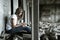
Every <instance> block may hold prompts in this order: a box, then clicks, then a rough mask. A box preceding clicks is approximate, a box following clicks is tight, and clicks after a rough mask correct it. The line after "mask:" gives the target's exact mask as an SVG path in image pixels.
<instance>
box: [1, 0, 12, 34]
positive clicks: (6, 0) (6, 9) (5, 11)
mask: <svg viewBox="0 0 60 40" xmlns="http://www.w3.org/2000/svg"><path fill="white" fill-rule="evenodd" d="M10 8H11V6H10V0H0V34H1V32H2V31H3V30H4V27H5V26H4V17H5V16H9V15H10V13H11V9H10Z"/></svg>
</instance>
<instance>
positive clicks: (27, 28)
mask: <svg viewBox="0 0 60 40" xmlns="http://www.w3.org/2000/svg"><path fill="white" fill-rule="evenodd" d="M22 30H25V31H27V32H29V33H31V28H29V27H22V26H19V27H16V28H12V29H11V30H9V31H8V32H9V33H11V34H12V33H17V32H21V31H22Z"/></svg>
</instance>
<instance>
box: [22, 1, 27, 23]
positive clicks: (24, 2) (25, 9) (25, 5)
mask: <svg viewBox="0 0 60 40" xmlns="http://www.w3.org/2000/svg"><path fill="white" fill-rule="evenodd" d="M23 9H24V11H25V23H27V3H26V0H23Z"/></svg>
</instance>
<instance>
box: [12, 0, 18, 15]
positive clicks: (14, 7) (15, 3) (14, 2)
mask: <svg viewBox="0 0 60 40" xmlns="http://www.w3.org/2000/svg"><path fill="white" fill-rule="evenodd" d="M17 8H18V0H13V14H14V13H15V11H16V9H17Z"/></svg>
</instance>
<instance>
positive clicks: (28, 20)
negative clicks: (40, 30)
mask: <svg viewBox="0 0 60 40" xmlns="http://www.w3.org/2000/svg"><path fill="white" fill-rule="evenodd" d="M27 11H28V14H27V16H28V19H27V22H28V24H30V15H29V14H30V12H29V2H28V3H27Z"/></svg>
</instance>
